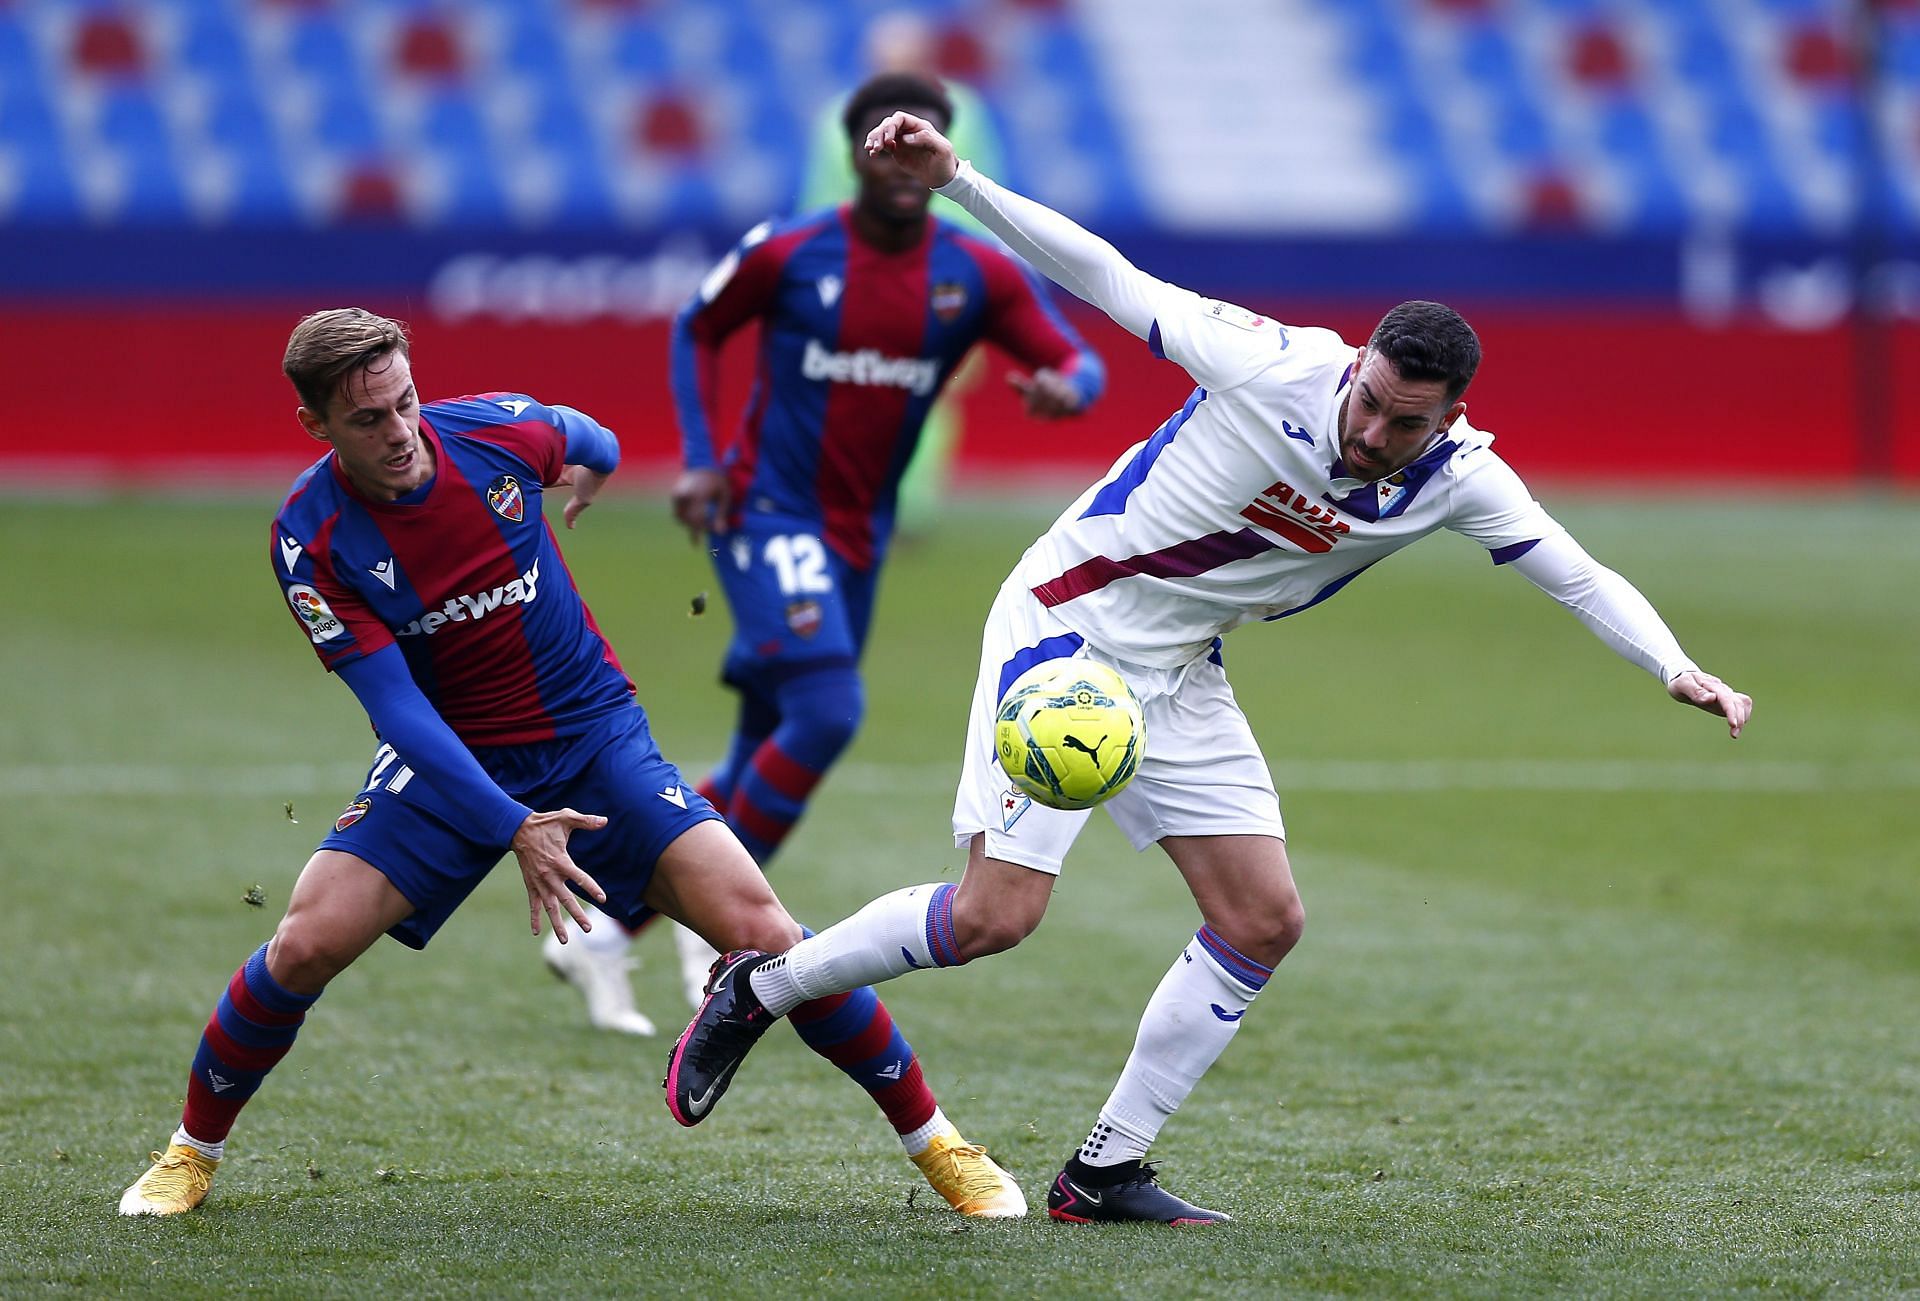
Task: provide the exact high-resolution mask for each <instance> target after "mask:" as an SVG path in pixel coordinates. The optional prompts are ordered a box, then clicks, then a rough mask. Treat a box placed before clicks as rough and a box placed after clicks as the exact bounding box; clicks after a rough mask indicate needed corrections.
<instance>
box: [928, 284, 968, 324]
mask: <svg viewBox="0 0 1920 1301" xmlns="http://www.w3.org/2000/svg"><path fill="white" fill-rule="evenodd" d="M932 302H933V314H934V315H935V316H937V317H939V318H940V323H941V324H942V325H952V324H953V322H954V319H955V318H956V317H958V316H959V315H960V313H962V312H964V311H966V310H967V287H966V286H965V285H963V284H961V283H960V282H959V281H958V280H942V281H941V282H940V283H939V284H937V285H935V286H934V287H933V294H932Z"/></svg>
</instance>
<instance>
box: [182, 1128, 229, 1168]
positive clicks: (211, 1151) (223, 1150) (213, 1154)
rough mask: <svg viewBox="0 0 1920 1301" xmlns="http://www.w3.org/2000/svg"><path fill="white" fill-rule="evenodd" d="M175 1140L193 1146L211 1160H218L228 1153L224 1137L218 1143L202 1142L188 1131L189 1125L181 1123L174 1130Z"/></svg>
mask: <svg viewBox="0 0 1920 1301" xmlns="http://www.w3.org/2000/svg"><path fill="white" fill-rule="evenodd" d="M173 1141H174V1142H175V1143H177V1144H179V1145H180V1146H181V1147H190V1148H192V1149H193V1150H194V1151H196V1152H198V1153H199V1154H200V1155H201V1156H204V1157H206V1158H207V1159H208V1160H210V1161H218V1160H220V1159H221V1158H222V1157H224V1156H226V1154H227V1140H226V1139H224V1138H223V1139H221V1140H220V1141H219V1142H218V1143H202V1142H201V1141H200V1140H199V1139H197V1138H195V1137H194V1136H193V1135H191V1134H189V1133H187V1127H186V1126H185V1125H181V1126H180V1127H179V1128H177V1129H175V1130H174V1131H173Z"/></svg>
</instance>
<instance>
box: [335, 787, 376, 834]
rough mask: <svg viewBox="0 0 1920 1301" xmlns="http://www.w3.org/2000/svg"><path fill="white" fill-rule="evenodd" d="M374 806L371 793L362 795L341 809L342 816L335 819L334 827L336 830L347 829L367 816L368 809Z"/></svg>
mask: <svg viewBox="0 0 1920 1301" xmlns="http://www.w3.org/2000/svg"><path fill="white" fill-rule="evenodd" d="M372 808H373V797H372V796H370V795H362V796H361V797H360V798H359V799H357V800H355V801H354V802H353V803H351V804H349V805H347V807H346V808H344V809H342V810H341V811H340V816H339V817H337V818H335V819H334V820H333V829H334V830H335V831H345V830H346V829H347V828H348V827H350V826H352V825H353V824H354V823H356V822H358V821H359V820H360V819H361V818H364V817H366V816H367V812H368V810H370V809H372Z"/></svg>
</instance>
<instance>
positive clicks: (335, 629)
mask: <svg viewBox="0 0 1920 1301" xmlns="http://www.w3.org/2000/svg"><path fill="white" fill-rule="evenodd" d="M287 604H288V605H291V606H292V607H293V612H294V613H295V614H297V615H299V616H300V622H301V623H304V624H306V625H307V636H309V637H311V638H312V639H313V644H314V645H315V646H318V645H319V644H320V643H322V642H328V641H332V640H333V639H334V638H335V637H338V636H340V635H341V634H342V633H344V632H346V630H347V625H345V624H344V623H341V622H340V620H339V618H338V617H337V616H335V614H334V613H333V611H332V610H331V609H329V608H328V606H327V602H326V600H325V598H323V597H322V596H321V595H320V593H318V592H316V591H314V590H313V589H312V588H311V587H308V586H307V585H306V584H305V583H295V584H294V585H293V586H291V587H289V588H288V589H287Z"/></svg>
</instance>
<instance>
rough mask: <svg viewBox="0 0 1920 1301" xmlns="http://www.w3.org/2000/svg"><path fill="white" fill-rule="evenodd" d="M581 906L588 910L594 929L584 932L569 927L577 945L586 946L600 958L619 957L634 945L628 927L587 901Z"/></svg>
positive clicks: (581, 902)
mask: <svg viewBox="0 0 1920 1301" xmlns="http://www.w3.org/2000/svg"><path fill="white" fill-rule="evenodd" d="M580 906H581V907H583V908H585V909H586V910H587V917H588V919H589V920H591V921H592V922H593V929H592V930H590V931H583V930H581V929H580V928H579V927H578V926H572V927H569V928H568V929H569V930H571V931H573V942H574V943H575V944H584V945H586V947H587V952H589V953H592V954H596V955H598V956H600V957H619V956H620V955H621V954H623V953H625V952H626V951H627V949H628V948H629V947H630V946H631V945H632V944H633V936H631V935H629V934H628V933H627V928H626V927H624V926H622V925H621V924H620V923H619V922H617V921H615V920H614V919H613V918H611V917H609V916H607V915H606V914H605V913H603V912H601V911H600V910H599V909H598V908H595V907H594V906H593V905H592V904H590V903H588V902H587V901H586V900H585V899H582V900H581V901H580Z"/></svg>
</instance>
